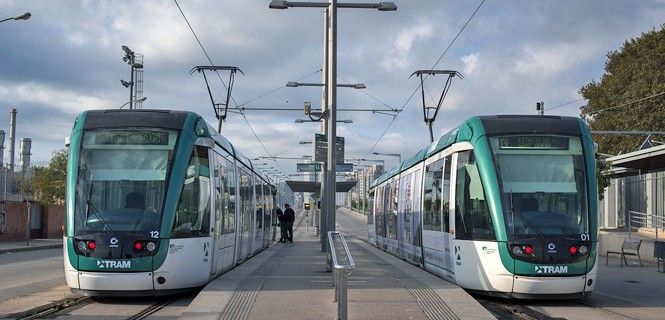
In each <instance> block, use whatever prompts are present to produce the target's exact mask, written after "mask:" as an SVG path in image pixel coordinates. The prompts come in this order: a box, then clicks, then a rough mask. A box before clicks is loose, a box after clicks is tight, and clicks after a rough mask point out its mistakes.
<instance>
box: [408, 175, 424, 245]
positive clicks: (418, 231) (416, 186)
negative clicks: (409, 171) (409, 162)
mask: <svg viewBox="0 0 665 320" xmlns="http://www.w3.org/2000/svg"><path fill="white" fill-rule="evenodd" d="M420 174H421V173H420V169H418V170H417V171H416V172H415V173H414V176H413V178H414V181H413V182H414V183H413V193H411V195H412V198H413V200H412V203H413V211H414V214H413V220H414V222H415V225H416V227H415V230H414V231H413V232H414V242H413V244H414V245H415V246H418V247H420V246H422V243H421V237H422V232H423V230H422V226H421V225H420V201H421V199H420V196H421V195H420V192H421V185H422V180H421V179H420V177H421V175H420Z"/></svg>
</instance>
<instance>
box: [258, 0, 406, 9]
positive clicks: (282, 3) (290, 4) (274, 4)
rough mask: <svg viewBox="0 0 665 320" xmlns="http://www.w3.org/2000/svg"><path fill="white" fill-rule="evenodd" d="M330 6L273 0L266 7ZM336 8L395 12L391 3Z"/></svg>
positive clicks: (359, 4)
mask: <svg viewBox="0 0 665 320" xmlns="http://www.w3.org/2000/svg"><path fill="white" fill-rule="evenodd" d="M329 5H330V4H329V3H327V2H295V1H284V0H273V1H271V2H270V4H269V5H268V7H269V8H270V9H288V8H295V7H300V8H327V7H328V6H329ZM337 7H338V8H354V9H377V10H379V11H396V10H397V5H395V3H393V2H379V3H338V4H337Z"/></svg>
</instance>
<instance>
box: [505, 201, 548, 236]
mask: <svg viewBox="0 0 665 320" xmlns="http://www.w3.org/2000/svg"><path fill="white" fill-rule="evenodd" d="M510 213H511V215H512V240H513V242H515V216H517V217H518V218H520V219H522V221H524V223H525V224H526V225H527V227H529V228H531V229H533V231H534V232H535V233H536V235H537V236H538V237H540V238H541V239H543V240H545V239H547V238H548V237H547V236H546V235H545V234H544V233H542V232H540V229H539V228H538V227H536V226H535V225H534V224H533V223H532V222H531V221H529V220H528V219H527V218H525V217H524V216H523V215H522V213H520V212H519V211H517V210H515V207H514V206H513V191H512V190H511V191H510Z"/></svg>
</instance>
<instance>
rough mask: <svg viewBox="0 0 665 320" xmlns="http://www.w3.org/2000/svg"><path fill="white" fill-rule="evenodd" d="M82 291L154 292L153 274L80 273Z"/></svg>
mask: <svg viewBox="0 0 665 320" xmlns="http://www.w3.org/2000/svg"><path fill="white" fill-rule="evenodd" d="M78 282H79V288H78V289H80V290H89V291H147V290H153V289H154V285H153V279H152V272H122V273H120V272H118V273H112V272H83V271H81V272H78Z"/></svg>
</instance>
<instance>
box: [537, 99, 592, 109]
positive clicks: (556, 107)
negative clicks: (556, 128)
mask: <svg viewBox="0 0 665 320" xmlns="http://www.w3.org/2000/svg"><path fill="white" fill-rule="evenodd" d="M582 100H586V99H584V98H580V99H577V100H573V101H568V102H564V103H562V104H559V105H556V106H554V107H551V108H546V109H545V111H550V110H554V109H558V108H561V107H565V106H567V105H570V104H573V103H575V102H580V101H582Z"/></svg>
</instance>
